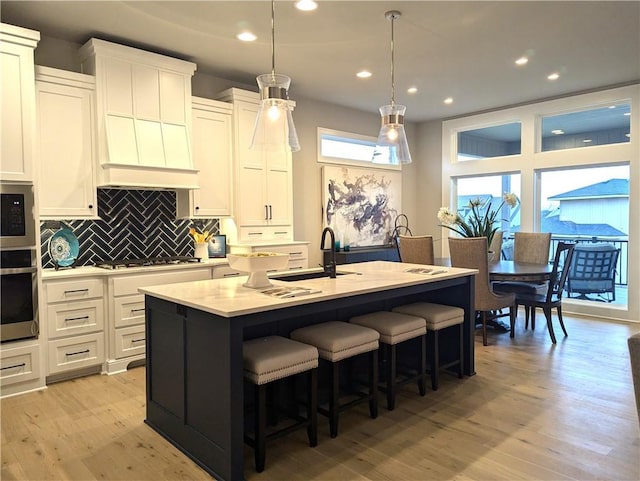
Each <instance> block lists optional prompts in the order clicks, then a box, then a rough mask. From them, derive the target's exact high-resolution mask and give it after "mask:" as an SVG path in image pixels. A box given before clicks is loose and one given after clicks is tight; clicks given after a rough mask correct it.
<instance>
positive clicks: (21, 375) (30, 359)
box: [0, 345, 40, 386]
mask: <svg viewBox="0 0 640 481" xmlns="http://www.w3.org/2000/svg"><path fill="white" fill-rule="evenodd" d="M39 377H40V346H38V345H35V346H27V347H19V348H15V349H6V350H3V351H2V359H1V360H0V385H2V386H6V385H8V384H16V383H19V382H24V381H30V380H31V379H38V378H39Z"/></svg>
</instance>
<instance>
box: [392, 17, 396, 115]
mask: <svg viewBox="0 0 640 481" xmlns="http://www.w3.org/2000/svg"><path fill="white" fill-rule="evenodd" d="M395 20H396V16H395V14H391V105H395V104H396V83H395V68H394V66H395V60H394V45H393V38H394V35H393V24H394V22H395Z"/></svg>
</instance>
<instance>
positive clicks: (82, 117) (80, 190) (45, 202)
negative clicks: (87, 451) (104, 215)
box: [36, 66, 98, 219]
mask: <svg viewBox="0 0 640 481" xmlns="http://www.w3.org/2000/svg"><path fill="white" fill-rule="evenodd" d="M94 95H95V80H94V77H93V76H90V75H84V74H79V73H75V72H66V71H64V70H58V69H53V68H49V67H40V66H37V67H36V112H37V126H38V129H37V145H38V148H37V161H36V164H37V165H38V176H37V178H36V183H37V188H38V192H39V205H40V217H41V218H53V219H96V218H97V217H98V204H97V189H96V183H95V177H94V163H95V159H96V138H95V106H94V103H95V99H94Z"/></svg>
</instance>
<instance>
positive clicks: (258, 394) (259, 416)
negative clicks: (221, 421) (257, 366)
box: [254, 384, 267, 473]
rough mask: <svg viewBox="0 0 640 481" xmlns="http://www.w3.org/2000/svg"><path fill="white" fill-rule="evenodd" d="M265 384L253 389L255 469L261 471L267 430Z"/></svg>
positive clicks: (262, 469)
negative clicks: (254, 406) (254, 407)
mask: <svg viewBox="0 0 640 481" xmlns="http://www.w3.org/2000/svg"><path fill="white" fill-rule="evenodd" d="M266 387H267V385H266V384H260V385H256V389H255V405H256V414H255V419H254V423H255V451H254V456H255V463H256V471H257V472H259V473H261V472H262V471H264V463H265V452H266V450H265V436H266V431H267V413H266V403H267V395H266Z"/></svg>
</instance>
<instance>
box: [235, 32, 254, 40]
mask: <svg viewBox="0 0 640 481" xmlns="http://www.w3.org/2000/svg"><path fill="white" fill-rule="evenodd" d="M236 38H237V39H238V40H242V41H243V42H253V41H254V40H255V39H256V38H258V37H256V36H255V35H254V34H252V33H251V32H240V33H239V34H238V35H236Z"/></svg>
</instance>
